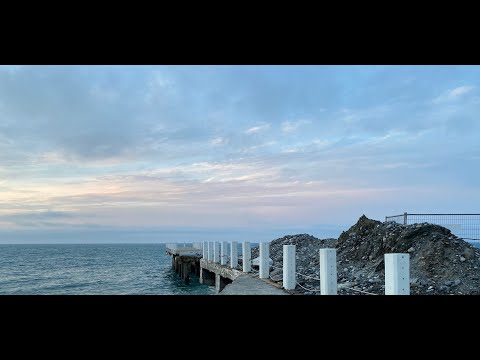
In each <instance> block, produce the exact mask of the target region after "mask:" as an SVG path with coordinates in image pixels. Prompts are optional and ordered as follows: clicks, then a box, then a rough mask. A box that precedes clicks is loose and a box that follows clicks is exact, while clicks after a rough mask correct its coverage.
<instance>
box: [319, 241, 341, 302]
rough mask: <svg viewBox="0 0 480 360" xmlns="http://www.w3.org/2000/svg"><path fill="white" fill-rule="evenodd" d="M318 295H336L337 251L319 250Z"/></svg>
mask: <svg viewBox="0 0 480 360" xmlns="http://www.w3.org/2000/svg"><path fill="white" fill-rule="evenodd" d="M320 294H321V295H337V251H336V250H335V249H320Z"/></svg>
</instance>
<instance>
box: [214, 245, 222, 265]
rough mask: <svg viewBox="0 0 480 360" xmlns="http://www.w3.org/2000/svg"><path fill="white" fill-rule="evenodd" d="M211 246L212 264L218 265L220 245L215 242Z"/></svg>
mask: <svg viewBox="0 0 480 360" xmlns="http://www.w3.org/2000/svg"><path fill="white" fill-rule="evenodd" d="M213 244H214V247H213V262H214V263H217V264H218V263H219V261H220V243H219V242H218V241H215V242H214V243H213Z"/></svg>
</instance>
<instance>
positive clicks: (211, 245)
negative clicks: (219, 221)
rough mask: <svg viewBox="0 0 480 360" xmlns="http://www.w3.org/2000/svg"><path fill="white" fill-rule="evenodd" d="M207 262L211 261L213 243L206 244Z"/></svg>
mask: <svg viewBox="0 0 480 360" xmlns="http://www.w3.org/2000/svg"><path fill="white" fill-rule="evenodd" d="M208 261H213V242H212V241H209V242H208Z"/></svg>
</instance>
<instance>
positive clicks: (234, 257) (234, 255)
mask: <svg viewBox="0 0 480 360" xmlns="http://www.w3.org/2000/svg"><path fill="white" fill-rule="evenodd" d="M237 266H238V244H237V242H236V241H232V243H231V244H230V267H231V268H232V269H236V268H237Z"/></svg>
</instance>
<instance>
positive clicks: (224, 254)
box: [220, 241, 228, 265]
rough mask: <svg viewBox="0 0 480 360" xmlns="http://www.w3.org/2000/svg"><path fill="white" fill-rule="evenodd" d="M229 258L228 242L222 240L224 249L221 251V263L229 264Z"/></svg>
mask: <svg viewBox="0 0 480 360" xmlns="http://www.w3.org/2000/svg"><path fill="white" fill-rule="evenodd" d="M227 260H228V244H227V242H226V241H222V250H221V251H220V265H227Z"/></svg>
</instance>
